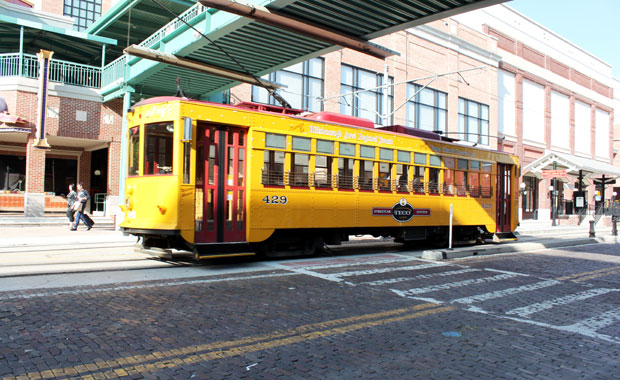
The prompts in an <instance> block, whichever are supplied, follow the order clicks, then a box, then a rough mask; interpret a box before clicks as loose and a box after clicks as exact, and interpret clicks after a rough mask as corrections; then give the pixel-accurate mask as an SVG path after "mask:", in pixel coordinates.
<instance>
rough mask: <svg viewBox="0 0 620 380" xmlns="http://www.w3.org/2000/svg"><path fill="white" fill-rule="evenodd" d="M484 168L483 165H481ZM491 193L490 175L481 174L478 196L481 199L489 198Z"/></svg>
mask: <svg viewBox="0 0 620 380" xmlns="http://www.w3.org/2000/svg"><path fill="white" fill-rule="evenodd" d="M483 167H484V164H483ZM492 194H493V192H492V190H491V174H488V173H481V174H480V195H481V196H482V197H483V198H490V197H491V196H492Z"/></svg>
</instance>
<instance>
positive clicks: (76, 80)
mask: <svg viewBox="0 0 620 380" xmlns="http://www.w3.org/2000/svg"><path fill="white" fill-rule="evenodd" d="M19 75H21V76H23V77H26V78H33V79H36V78H38V77H39V60H38V59H37V57H36V56H35V55H32V54H23V55H22V57H21V71H20V54H19V53H8V54H0V77H9V76H19ZM49 80H50V81H51V82H58V83H64V84H70V85H74V86H80V87H90V88H100V87H101V67H97V66H89V65H82V64H80V63H75V62H68V61H63V60H60V59H52V61H51V62H50V67H49Z"/></svg>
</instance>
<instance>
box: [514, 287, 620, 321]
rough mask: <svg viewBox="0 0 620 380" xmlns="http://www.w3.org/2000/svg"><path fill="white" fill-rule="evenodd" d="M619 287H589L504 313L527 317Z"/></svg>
mask: <svg viewBox="0 0 620 380" xmlns="http://www.w3.org/2000/svg"><path fill="white" fill-rule="evenodd" d="M618 291H620V289H607V288H599V289H590V290H587V291H585V292H581V293H577V294H569V295H567V296H564V297H560V298H555V299H552V300H548V301H544V302H539V303H535V304H531V305H527V306H523V307H518V308H515V309H512V310H508V311H507V312H506V314H509V315H513V314H516V315H518V316H520V317H527V316H529V315H531V314H534V313H538V312H539V311H543V310H547V309H551V308H552V307H555V306H560V305H566V304H569V303H572V302H577V301H583V300H586V299H588V298H592V297H596V296H600V295H603V294H607V293H610V292H618Z"/></svg>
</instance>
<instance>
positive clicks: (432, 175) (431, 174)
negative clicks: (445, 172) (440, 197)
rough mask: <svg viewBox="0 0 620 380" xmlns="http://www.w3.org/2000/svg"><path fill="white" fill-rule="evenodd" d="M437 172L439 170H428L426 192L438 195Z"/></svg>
mask: <svg viewBox="0 0 620 380" xmlns="http://www.w3.org/2000/svg"><path fill="white" fill-rule="evenodd" d="M439 172H440V169H437V168H429V169H428V192H429V193H431V194H439Z"/></svg>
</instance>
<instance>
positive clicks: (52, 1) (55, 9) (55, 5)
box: [41, 0, 64, 15]
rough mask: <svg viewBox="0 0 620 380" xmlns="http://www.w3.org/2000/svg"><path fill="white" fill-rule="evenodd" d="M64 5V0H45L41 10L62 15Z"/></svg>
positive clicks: (42, 2)
mask: <svg viewBox="0 0 620 380" xmlns="http://www.w3.org/2000/svg"><path fill="white" fill-rule="evenodd" d="M63 4H64V1H63V0H43V1H41V10H43V11H45V12H50V13H55V14H57V15H62V14H63V11H62V9H63Z"/></svg>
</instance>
